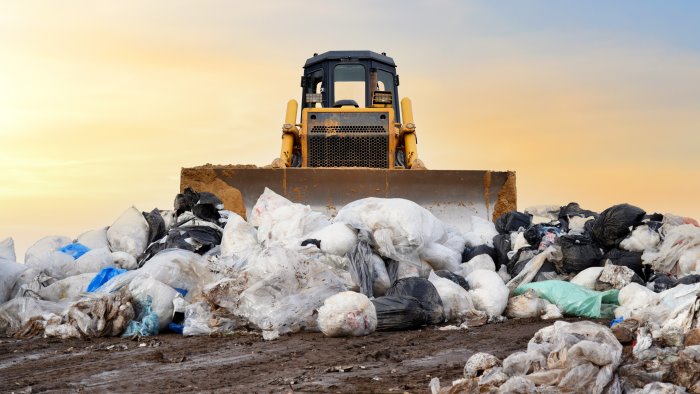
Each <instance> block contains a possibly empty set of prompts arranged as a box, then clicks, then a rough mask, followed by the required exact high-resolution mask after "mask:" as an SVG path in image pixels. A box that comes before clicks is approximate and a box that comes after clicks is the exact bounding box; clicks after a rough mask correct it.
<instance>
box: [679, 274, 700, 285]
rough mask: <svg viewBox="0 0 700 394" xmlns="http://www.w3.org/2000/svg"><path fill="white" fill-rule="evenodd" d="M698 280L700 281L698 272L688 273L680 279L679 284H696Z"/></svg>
mask: <svg viewBox="0 0 700 394" xmlns="http://www.w3.org/2000/svg"><path fill="white" fill-rule="evenodd" d="M698 282H700V275H697V274H692V275H686V276H684V277H682V278H680V279H678V284H679V285H694V284H696V283H698Z"/></svg>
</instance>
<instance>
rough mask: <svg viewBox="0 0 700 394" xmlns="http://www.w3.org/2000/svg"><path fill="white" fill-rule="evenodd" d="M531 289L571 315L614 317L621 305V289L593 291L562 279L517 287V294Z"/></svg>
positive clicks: (594, 317) (596, 317)
mask: <svg viewBox="0 0 700 394" xmlns="http://www.w3.org/2000/svg"><path fill="white" fill-rule="evenodd" d="M530 289H532V290H534V291H535V292H537V295H539V296H540V298H544V299H545V300H547V301H549V302H551V303H552V304H554V305H556V306H557V307H558V308H559V309H561V311H562V312H563V313H564V314H566V315H569V316H579V317H590V318H593V319H598V318H612V317H613V316H614V308H615V307H616V306H617V305H619V304H618V298H617V296H618V293H619V290H616V289H613V290H608V291H603V292H599V291H593V290H589V289H586V288H585V287H583V286H579V285H577V284H575V283H571V282H564V281H560V280H548V281H544V282H534V283H528V284H525V285H522V286H520V287H518V288H517V289H515V294H516V295H520V294H523V293H525V292H526V291H528V290H530Z"/></svg>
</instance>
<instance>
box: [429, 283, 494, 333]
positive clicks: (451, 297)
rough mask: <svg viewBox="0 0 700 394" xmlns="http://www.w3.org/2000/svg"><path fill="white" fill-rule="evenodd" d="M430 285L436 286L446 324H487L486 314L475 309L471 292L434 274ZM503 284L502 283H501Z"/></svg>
mask: <svg viewBox="0 0 700 394" xmlns="http://www.w3.org/2000/svg"><path fill="white" fill-rule="evenodd" d="M428 280H429V281H430V283H432V284H433V285H434V286H435V289H436V290H437V292H438V294H439V295H440V300H441V301H442V306H443V310H444V313H445V322H448V323H451V322H454V323H462V322H465V321H466V322H468V323H469V326H476V325H481V324H484V323H486V320H487V318H488V317H487V316H486V313H484V312H482V311H478V310H476V309H475V308H474V304H473V303H472V300H471V296H470V295H469V292H468V291H467V290H465V289H464V288H462V287H461V286H460V285H458V284H456V283H455V282H453V281H451V280H449V279H445V278H441V277H439V276H437V275H436V274H435V273H434V272H431V273H430V276H429V277H428ZM501 283H502V282H501Z"/></svg>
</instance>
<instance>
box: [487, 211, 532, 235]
mask: <svg viewBox="0 0 700 394" xmlns="http://www.w3.org/2000/svg"><path fill="white" fill-rule="evenodd" d="M531 223H532V217H531V216H530V215H529V214H527V213H522V212H518V211H510V212H506V213H504V214H503V215H501V216H499V217H498V219H496V231H498V233H499V234H509V233H511V232H513V231H518V230H519V229H520V228H522V229H523V230H527V228H528V227H530V225H531Z"/></svg>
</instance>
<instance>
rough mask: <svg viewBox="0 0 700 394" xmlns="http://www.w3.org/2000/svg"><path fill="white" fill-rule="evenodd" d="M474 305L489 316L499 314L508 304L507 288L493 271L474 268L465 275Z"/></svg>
mask: <svg viewBox="0 0 700 394" xmlns="http://www.w3.org/2000/svg"><path fill="white" fill-rule="evenodd" d="M466 279H467V283H469V295H470V296H471V299H472V302H473V303H474V307H475V308H476V309H478V310H481V311H484V312H486V314H488V315H489V317H496V316H501V315H502V314H503V311H504V310H505V309H506V306H507V305H508V294H509V291H508V288H507V287H506V285H505V284H503V280H502V279H501V277H500V276H499V275H498V274H497V273H496V272H494V271H489V270H482V269H480V270H476V271H474V272H472V273H471V274H469V276H467V278H466Z"/></svg>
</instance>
